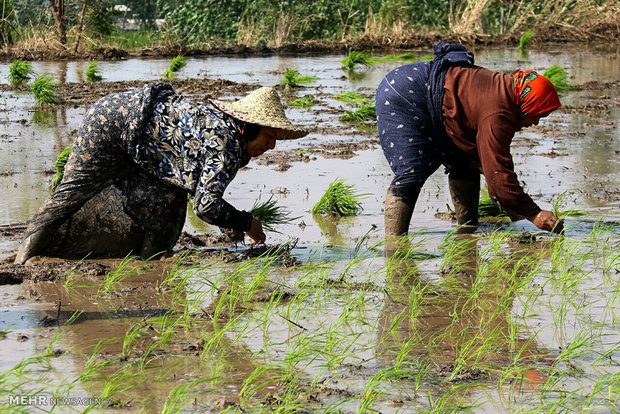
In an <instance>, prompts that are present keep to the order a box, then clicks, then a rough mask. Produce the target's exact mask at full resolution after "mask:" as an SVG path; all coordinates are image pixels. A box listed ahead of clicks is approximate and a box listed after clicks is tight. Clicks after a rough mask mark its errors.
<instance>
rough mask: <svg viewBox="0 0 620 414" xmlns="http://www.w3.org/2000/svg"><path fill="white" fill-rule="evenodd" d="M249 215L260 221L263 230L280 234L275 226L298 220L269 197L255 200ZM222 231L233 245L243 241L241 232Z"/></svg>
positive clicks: (232, 230) (297, 217)
mask: <svg viewBox="0 0 620 414" xmlns="http://www.w3.org/2000/svg"><path fill="white" fill-rule="evenodd" d="M249 213H250V214H251V215H252V216H254V217H256V218H258V219H259V220H260V222H261V224H262V226H263V230H265V231H270V232H273V233H280V232H279V231H278V230H277V229H276V228H277V226H281V225H284V224H289V223H291V222H293V221H294V220H297V219H299V216H296V217H293V216H292V215H291V211H290V210H289V209H287V208H286V207H283V206H280V205H278V203H277V201H276V200H274V199H273V197H269V199H268V200H266V201H260V200H256V201H255V202H254V205H253V206H252V208H251V209H250V211H249ZM222 231H223V232H224V233H225V234H226V235H227V236H228V238H229V239H230V240H231V241H232V242H234V243H238V242H242V241H243V238H244V237H243V236H244V232H243V231H242V230H234V229H222Z"/></svg>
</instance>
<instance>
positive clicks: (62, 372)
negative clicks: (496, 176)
mask: <svg viewBox="0 0 620 414" xmlns="http://www.w3.org/2000/svg"><path fill="white" fill-rule="evenodd" d="M578 48H579V53H574V52H573V51H572V50H573V49H571V47H568V46H566V45H554V44H550V45H545V46H542V47H540V48H538V49H532V50H529V52H524V51H519V50H517V49H516V48H507V47H492V48H491V47H490V48H476V49H474V50H473V51H474V53H475V55H476V63H477V64H479V65H481V66H485V67H488V68H490V69H493V70H497V71H511V70H514V69H516V68H518V67H521V68H530V69H534V70H537V71H540V72H543V71H544V70H546V69H548V68H549V67H551V66H553V65H557V66H559V67H561V68H563V69H565V70H566V72H567V74H568V82H569V83H570V86H571V87H570V88H569V89H566V90H565V91H563V92H562V93H561V100H562V103H563V107H562V108H561V109H559V110H558V111H555V112H554V113H552V114H551V115H550V116H549V117H548V118H544V119H543V120H542V121H541V123H540V125H538V126H535V127H531V128H528V129H525V130H523V131H521V132H519V133H518V134H517V135H516V136H515V139H514V140H513V146H512V154H513V157H514V162H515V170H516V172H517V174H518V176H519V178H520V180H522V181H523V182H524V183H525V187H526V191H527V192H528V193H529V194H530V195H531V196H532V197H533V198H534V200H535V201H536V202H537V203H538V204H539V205H540V206H541V207H542V208H544V209H548V210H551V209H554V210H555V211H557V212H560V213H562V214H564V215H565V227H566V231H565V234H564V235H562V236H558V235H552V234H550V233H545V232H541V231H538V230H537V229H536V228H535V227H534V226H533V225H532V224H531V223H529V222H527V221H519V222H514V223H511V222H508V221H505V220H502V219H493V220H485V221H483V222H482V223H481V224H480V226H478V227H477V228H476V229H475V231H465V229H459V228H458V227H457V226H456V225H455V224H453V223H452V222H451V221H449V220H447V219H446V218H449V216H450V214H449V211H450V210H451V209H452V207H451V201H450V197H449V192H448V189H447V178H446V176H445V175H444V173H443V170H440V171H437V172H436V173H435V174H434V175H433V176H432V177H431V178H430V179H429V180H428V181H427V183H426V184H425V186H424V188H423V190H422V193H421V194H420V197H419V199H418V203H417V205H416V210H415V212H414V216H413V220H412V224H411V227H410V232H409V236H408V237H406V238H405V239H404V240H402V241H401V242H400V243H386V242H385V240H384V234H383V200H384V196H385V191H386V189H387V186H388V185H389V183H390V181H391V172H390V169H389V167H388V165H387V162H386V161H385V159H384V158H383V154H382V152H381V149H380V147H379V143H378V139H377V137H376V131H375V128H376V125H375V122H374V120H373V116H372V115H371V116H369V115H368V114H367V110H366V109H362V108H364V107H365V106H367V105H366V104H368V103H372V102H373V98H374V89H375V87H376V85H378V83H379V82H380V80H381V78H382V77H383V76H384V75H385V74H386V73H387V72H388V71H390V70H391V69H393V68H395V67H397V66H399V65H401V64H404V63H405V62H404V61H402V60H398V59H396V58H386V57H385V56H378V57H379V58H382V59H376V61H375V62H373V63H372V64H365V65H360V66H356V67H353V68H352V69H346V68H343V62H341V59H343V58H344V56H342V55H326V56H298V57H281V56H264V57H251V58H243V57H215V56H210V57H204V58H200V57H191V58H187V59H186V62H185V66H183V67H182V68H181V69H180V70H177V71H175V72H174V76H172V79H171V80H169V81H170V82H171V83H172V84H173V86H174V87H175V89H176V90H177V91H180V92H181V93H184V94H188V95H190V96H192V97H194V98H195V99H197V100H204V99H206V96H207V95H211V96H213V97H216V98H223V99H234V98H238V97H240V96H243V95H245V94H246V93H247V91H249V90H252V89H254V88H256V87H257V86H258V85H276V84H280V83H281V82H284V80H285V79H286V78H285V74H286V73H287V71H288V70H290V69H295V70H297V71H298V72H297V76H306V77H309V79H305V81H304V82H298V83H299V84H298V85H294V86H293V85H290V84H289V85H288V86H287V85H284V84H283V85H282V86H280V87H279V91H280V93H281V95H282V97H283V100H284V101H286V102H289V103H290V104H289V105H288V108H287V113H288V114H289V115H290V117H291V118H292V119H293V120H294V121H295V122H299V123H302V124H305V125H307V126H308V127H310V128H312V133H311V134H310V135H309V136H308V137H306V138H304V139H301V140H297V141H287V142H282V143H278V146H277V147H276V149H275V150H273V151H270V152H268V153H266V154H265V155H264V156H262V157H259V158H256V159H254V160H253V161H251V162H250V164H249V165H248V166H247V167H246V168H244V169H242V170H241V171H239V173H238V175H237V177H236V178H235V180H234V181H233V183H232V184H231V185H230V186H229V187H228V189H227V191H226V196H225V198H226V200H227V201H229V202H230V203H231V204H233V205H235V206H236V207H238V208H241V209H248V210H249V209H250V208H252V206H255V205H256V200H262V201H266V200H269V199H271V200H275V201H276V202H277V203H278V205H281V206H282V207H284V208H286V209H287V210H288V211H290V212H291V217H294V219H292V221H290V222H285V223H283V224H281V225H279V226H276V228H275V230H277V231H278V232H269V233H267V236H268V238H267V245H266V246H259V247H252V246H249V245H244V244H243V243H236V244H235V243H231V242H227V241H226V239H225V238H222V237H220V236H219V235H220V232H219V230H218V229H217V228H215V227H211V226H208V225H206V224H204V223H202V222H201V221H200V220H199V219H197V218H196V217H195V216H193V215H192V213H191V208H190V209H188V218H187V221H186V224H185V229H184V230H185V232H186V233H185V234H184V236H183V238H182V240H181V241H180V242H179V244H178V246H177V249H175V251H174V252H173V253H171V254H169V255H167V256H165V257H163V258H161V259H156V260H151V261H141V260H137V259H135V258H131V257H128V258H125V259H105V260H95V259H88V258H86V259H84V260H76V261H70V260H62V259H39V260H34V261H32V262H31V263H28V265H26V266H17V265H13V264H12V257H13V255H14V254H15V251H16V249H17V246H18V244H19V240H20V238H21V235H22V232H23V230H24V223H25V222H27V220H29V218H30V217H31V215H32V214H33V213H34V212H36V210H37V209H38V208H39V206H40V205H41V204H42V202H43V201H44V199H45V197H46V196H47V195H48V192H49V189H48V188H49V185H50V183H51V181H52V180H53V179H54V175H55V170H54V167H53V164H54V161H55V159H56V156H57V155H58V154H59V153H60V152H61V151H62V150H63V149H64V148H65V147H66V146H67V145H69V144H70V143H71V141H72V139H73V137H74V136H75V133H76V129H77V127H78V125H79V123H80V121H81V119H82V117H83V115H84V114H85V112H86V110H87V108H88V106H89V104H90V103H92V102H94V101H95V100H96V99H97V98H98V97H100V96H103V95H104V94H106V93H109V92H113V91H117V90H124V89H127V88H130V87H134V86H140V85H141V84H143V83H145V82H157V81H163V76H164V75H163V74H164V73H166V70H167V69H170V68H171V66H170V61H169V60H164V59H159V60H158V59H155V60H139V59H129V60H118V61H100V62H98V64H97V66H96V67H97V74H98V75H100V76H102V78H103V80H101V81H97V82H86V81H85V80H84V79H85V78H84V77H85V72H86V71H87V68H88V67H89V65H91V62H89V61H50V62H31V65H32V69H33V70H34V72H35V73H36V74H37V75H42V74H49V76H51V77H52V78H53V79H54V81H55V82H56V83H57V93H58V97H59V98H60V101H61V103H60V104H58V105H40V104H38V103H37V101H36V100H35V97H34V96H33V95H32V93H31V92H30V90H29V89H28V88H26V87H19V86H11V85H9V81H8V80H7V76H8V74H9V67H10V64H11V62H3V63H0V90H1V95H0V108H1V109H2V110H1V111H0V144H1V145H0V195H1V197H0V231H1V233H0V260H2V263H1V264H0V411H3V412H28V413H30V412H50V411H52V412H59V413H65V412H70V413H71V412H123V413H124V412H131V413H133V412H144V413H151V412H162V413H176V412H229V413H241V412H244V413H247V412H250V413H263V412H264V413H271V412H283V413H289V412H321V413H353V412H359V413H372V412H379V413H408V412H438V413H441V412H480V413H484V412H489V413H513V412H527V413H529V412H561V413H563V412H596V413H598V412H601V413H606V412H619V411H620V298H619V296H620V273H619V272H620V222H619V220H620V168H619V167H620V161H619V159H620V158H619V154H620V130H619V128H618V118H619V115H620V69H619V68H620V45H618V44H617V43H616V44H612V45H609V44H606V45H590V44H587V45H578ZM407 52H410V55H411V56H409V58H410V59H419V60H423V59H425V56H427V55H428V54H429V53H430V50H414V51H407ZM400 53H401V51H398V52H395V56H396V55H398V54H400ZM401 59H405V58H404V57H402V58H401ZM167 77H168V76H167ZM169 79H170V77H169ZM293 80H294V78H293ZM297 80H298V81H299V79H297ZM296 101H297V102H296ZM337 180H340V181H341V182H342V183H343V184H345V185H347V186H351V188H352V189H353V190H354V191H355V193H356V194H357V195H358V198H357V199H356V200H357V203H358V205H357V206H358V207H359V208H360V209H361V210H358V209H357V208H354V207H355V205H353V206H352V207H349V209H353V210H355V211H354V213H353V214H352V215H348V216H342V217H339V216H333V215H330V214H322V213H320V212H319V210H317V209H315V206H316V205H317V203H318V202H319V200H321V199H322V197H323V196H324V194H325V192H326V190H327V188H328V187H329V186H330V184H332V183H334V182H335V181H337ZM313 209H315V212H316V213H313V212H312V211H313ZM347 211H351V210H347ZM205 235H209V237H208V238H207V237H205ZM246 241H247V238H246Z"/></svg>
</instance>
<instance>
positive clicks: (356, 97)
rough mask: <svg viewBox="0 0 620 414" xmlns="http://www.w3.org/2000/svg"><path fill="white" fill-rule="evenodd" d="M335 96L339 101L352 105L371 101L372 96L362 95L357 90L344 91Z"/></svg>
mask: <svg viewBox="0 0 620 414" xmlns="http://www.w3.org/2000/svg"><path fill="white" fill-rule="evenodd" d="M335 98H336V99H338V100H339V101H342V102H346V103H348V104H352V105H356V104H368V103H370V98H368V97H367V96H364V95H360V94H359V93H357V92H344V93H341V94H340V95H336V96H335Z"/></svg>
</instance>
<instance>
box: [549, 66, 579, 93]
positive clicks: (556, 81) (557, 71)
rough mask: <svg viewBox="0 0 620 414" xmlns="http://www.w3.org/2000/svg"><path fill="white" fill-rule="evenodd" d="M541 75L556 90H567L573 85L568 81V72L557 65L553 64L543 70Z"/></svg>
mask: <svg viewBox="0 0 620 414" xmlns="http://www.w3.org/2000/svg"><path fill="white" fill-rule="evenodd" d="M543 76H544V77H545V78H547V79H549V81H551V83H552V84H553V86H554V87H555V89H557V90H558V91H569V90H571V89H573V86H572V85H571V84H570V82H569V81H568V73H566V71H565V70H564V69H563V68H561V67H560V66H558V65H553V66H551V67H549V68H548V69H547V70H545V71H544V72H543Z"/></svg>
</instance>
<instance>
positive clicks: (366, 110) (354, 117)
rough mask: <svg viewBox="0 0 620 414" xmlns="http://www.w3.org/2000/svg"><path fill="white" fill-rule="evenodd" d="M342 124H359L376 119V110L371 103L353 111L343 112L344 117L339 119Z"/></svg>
mask: <svg viewBox="0 0 620 414" xmlns="http://www.w3.org/2000/svg"><path fill="white" fill-rule="evenodd" d="M340 119H341V120H342V121H344V122H352V123H361V122H365V121H372V120H375V119H377V110H376V109H375V105H374V104H372V103H366V104H364V105H362V106H360V107H359V108H358V109H356V110H355V111H349V110H345V113H344V115H342V116H341V117H340Z"/></svg>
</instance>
